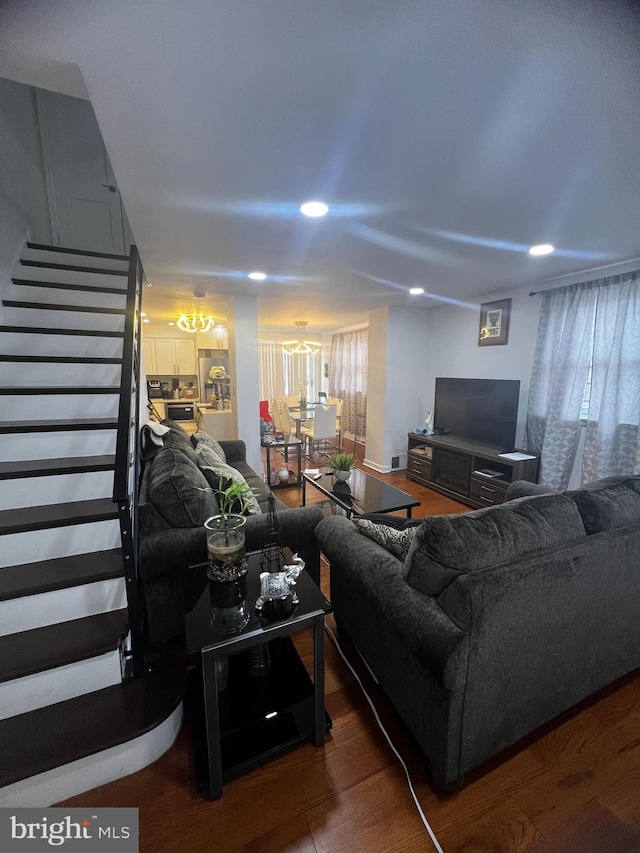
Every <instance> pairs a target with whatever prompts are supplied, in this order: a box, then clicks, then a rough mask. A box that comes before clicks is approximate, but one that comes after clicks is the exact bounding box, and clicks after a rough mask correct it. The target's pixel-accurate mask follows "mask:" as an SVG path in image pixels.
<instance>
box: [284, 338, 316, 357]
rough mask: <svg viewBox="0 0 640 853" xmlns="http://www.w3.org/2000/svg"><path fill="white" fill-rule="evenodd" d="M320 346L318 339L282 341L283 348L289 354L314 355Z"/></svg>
mask: <svg viewBox="0 0 640 853" xmlns="http://www.w3.org/2000/svg"><path fill="white" fill-rule="evenodd" d="M320 346H321V345H320V343H319V342H318V341H282V349H283V350H284V351H285V352H286V353H288V354H289V355H314V354H315V353H317V352H320Z"/></svg>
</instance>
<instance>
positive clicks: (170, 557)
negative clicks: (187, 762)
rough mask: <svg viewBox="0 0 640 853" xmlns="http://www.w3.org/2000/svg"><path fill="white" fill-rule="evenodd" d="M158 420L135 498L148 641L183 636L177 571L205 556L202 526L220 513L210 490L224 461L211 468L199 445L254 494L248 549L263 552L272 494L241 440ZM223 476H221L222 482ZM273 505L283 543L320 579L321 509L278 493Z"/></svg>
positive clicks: (204, 536)
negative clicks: (317, 533) (212, 450)
mask: <svg viewBox="0 0 640 853" xmlns="http://www.w3.org/2000/svg"><path fill="white" fill-rule="evenodd" d="M162 425H163V426H165V427H167V428H168V432H166V434H165V435H164V436H162V437H160V438H159V439H158V443H159V444H160V443H161V446H158V448H157V451H156V452H155V454H153V455H151V457H150V458H149V459H147V461H146V462H145V464H144V468H143V472H142V480H141V485H140V494H139V499H138V531H139V536H138V539H139V543H138V556H139V573H140V580H141V584H142V592H143V597H144V603H145V612H146V625H147V630H148V638H149V643H150V646H151V647H156V646H158V645H160V644H162V643H166V642H167V641H169V640H171V639H172V638H174V637H178V636H179V635H180V634H182V632H183V627H184V618H183V604H182V581H181V573H183V572H185V571H187V570H188V567H189V566H190V565H194V564H196V563H203V562H205V561H206V559H207V542H206V534H205V530H204V528H203V524H204V522H205V521H206V519H207V518H210V517H211V516H213V515H216V514H217V513H218V502H217V499H216V494H215V488H216V487H218V485H219V474H218V470H222V471H224V467H221V468H220V469H217V468H216V469H215V470H211V469H208V467H207V465H206V459H205V457H203V455H202V454H200V452H199V451H198V447H200V450H202V449H203V448H202V447H201V446H200V445H201V444H202V445H214V446H216V449H217V451H218V452H219V453H220V452H221V453H222V454H223V456H224V457H225V460H224V461H225V462H226V463H227V464H228V465H229V466H230V467H231V468H233V469H234V470H235V471H236V472H239V473H240V474H242V475H243V477H244V479H245V481H246V483H247V485H248V486H249V488H250V489H251V491H252V492H253V493H254V495H255V496H256V499H257V504H258V505H254V507H253V508H252V511H253V513H254V514H250V515H248V516H247V522H246V526H245V536H246V548H247V551H257V550H260V549H261V548H262V547H263V545H264V544H265V534H266V530H267V508H268V500H269V495H270V494H271V491H270V489H269V487H268V485H267V484H266V483H265V482H263V480H262V478H261V477H259V476H258V474H257V473H256V472H255V471H254V470H253V469H252V468H251V467H250V466H249V464H248V463H247V461H246V446H245V443H244V441H221V442H219V443H218V442H215V441H214V440H213V439H212V438H211V436H207V434H206V433H203V432H198V433H196V434H195V435H194V436H192V437H190V436H189V435H188V434H187V433H186V432H185V430H184V429H182V427H181V426H180V424H178V423H176V422H174V421H170V420H165V421H163V422H162ZM205 449H206V448H205ZM226 473H227V474H228V473H229V472H226ZM207 477H208V479H207ZM225 477H226V474H225ZM227 482H228V481H227V480H226V479H225V480H224V483H223V485H226V483H227ZM275 505H276V510H277V521H278V527H279V530H280V538H281V543H282V545H283V546H287V547H289V548H290V549H291V551H293V552H294V553H299V554H300V556H301V557H302V558H303V559H304V560H305V562H306V569H307V571H308V572H309V574H310V575H311V577H312V578H313V579H314V580H315V581H316V583H319V580H320V554H319V550H318V546H317V543H316V540H315V537H314V528H315V526H316V525H317V523H318V521H319V520H320V519H321V518H322V512H321V511H320V510H319V509H318V508H317V507H314V506H307V507H300V508H297V509H289V508H287V506H286V504H284V503H282V501H279V500H277V499H276V501H275Z"/></svg>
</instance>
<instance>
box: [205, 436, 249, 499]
mask: <svg viewBox="0 0 640 853" xmlns="http://www.w3.org/2000/svg"><path fill="white" fill-rule="evenodd" d="M196 456H197V457H198V467H199V468H200V470H201V471H202V473H203V474H204V476H205V479H206V481H207V483H208V484H209V486H210V487H211V488H212V489H213V490H214V492H217V491H218V490H219V489H222V490H224V489H228V488H229V486H230V485H231V484H232V483H238V484H239V485H240V486H245V487H246V491H245V498H246V500H247V501H248V505H247V508H246V510H245V514H246V515H259V514H261V513H262V509H261V507H260V504H259V503H258V501H257V499H256V496H255V495H254V493H253V492H252V491H251V488H250V486H249V484H248V483H247V481H246V480H245V478H244V477H243V476H242V474H241V473H240V471H237V470H236V469H235V468H232V467H231V465H227V463H226V462H223V461H222V460H221V459H220V457H219V456H218V454H217V453H216V452H215V450H214V448H213V447H211V446H210V445H209V444H207V443H205V442H203V441H201V442H200V443H199V444H197V445H196ZM221 481H222V482H221ZM239 510H240V506H238V507H234V508H233V509H232V511H233V512H238V511H239Z"/></svg>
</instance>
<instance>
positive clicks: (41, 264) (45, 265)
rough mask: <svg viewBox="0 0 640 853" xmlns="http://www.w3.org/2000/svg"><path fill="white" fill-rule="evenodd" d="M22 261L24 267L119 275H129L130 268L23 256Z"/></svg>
mask: <svg viewBox="0 0 640 853" xmlns="http://www.w3.org/2000/svg"><path fill="white" fill-rule="evenodd" d="M20 263H21V264H22V266H24V267H34V268H37V269H47V270H66V271H67V272H81V273H90V274H91V273H94V274H98V275H117V276H128V275H129V270H128V269H127V270H110V269H104V268H101V267H80V266H76V265H75V264H55V263H53V262H51V261H31V260H28V259H26V260H25V259H24V258H21V259H20Z"/></svg>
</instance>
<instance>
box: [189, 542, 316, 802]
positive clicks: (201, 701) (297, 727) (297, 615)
mask: <svg viewBox="0 0 640 853" xmlns="http://www.w3.org/2000/svg"><path fill="white" fill-rule="evenodd" d="M247 560H248V563H249V571H248V573H247V608H248V610H249V612H250V613H251V614H252V616H251V619H250V621H249V624H248V625H247V626H246V627H245V628H243V629H242V631H241V632H240V633H238V634H235V635H232V636H221V635H220V634H216V633H215V632H214V631H213V629H212V628H211V627H210V624H209V620H210V611H211V600H210V593H209V581H208V579H207V576H206V569H207V566H206V564H203V565H198V566H190V567H189V569H188V570H187V572H186V573H185V576H184V578H183V598H184V605H185V633H186V645H187V653H188V655H189V657H190V658H191V659H192V660H195V661H196V662H199V666H197V667H196V668H195V670H194V671H193V672H192V678H191V682H190V693H189V700H190V706H191V711H192V715H191V722H192V736H193V754H194V761H195V769H196V777H197V784H198V790H200V791H202V792H204V793H206V795H207V796H208V797H210V798H211V799H217V798H218V797H220V796H221V795H222V785H223V782H228V781H230V780H231V779H235V778H236V777H237V776H240V775H241V774H243V773H246V772H248V771H249V770H253V769H254V768H255V767H258V766H259V765H261V764H263V763H265V762H266V761H269V760H270V759H272V758H274V757H276V756H278V755H281V754H283V753H284V752H287V751H288V750H290V749H292V748H294V747H295V746H297V745H298V744H301V743H305V742H308V741H309V740H311V741H312V742H313V743H314V744H315V745H316V746H322V745H323V744H324V738H325V733H326V732H327V731H328V730H329V729H330V727H331V720H330V719H329V717H328V715H327V714H326V713H325V709H324V617H325V614H326V613H330V612H331V604H330V603H329V601H327V599H326V598H325V597H324V595H323V594H322V593H321V592H320V590H319V589H318V587H317V586H316V584H315V583H314V582H313V580H312V579H311V577H310V576H309V575H308V574H307V572H306V571H303V572H302V573H301V574H300V575H299V577H298V579H297V582H296V586H295V590H296V593H297V595H298V598H299V599H300V601H299V604H297V605H296V607H295V609H294V611H293V613H292V614H291V615H290V616H288V617H287V618H285V619H281V620H279V621H277V622H266V621H265V620H263V619H261V618H259V617H258V616H257V615H255V602H256V599H257V597H258V595H259V592H260V578H259V575H260V572H261V568H260V552H252V553H250V554H247ZM309 627H310V628H313V682H312V681H311V679H310V678H309V675H308V674H307V671H306V669H305V667H304V665H303V663H302V661H301V660H300V657H299V656H298V653H297V651H296V648H295V646H294V644H293V642H292V641H291V635H292V634H294V633H295V632H296V631H300V630H302V629H303V628H309ZM265 643H268V648H269V657H270V669H269V672H268V674H267V675H262V676H260V677H256V676H254V675H251V671H250V653H251V649H252V648H255V647H257V646H261V645H262V644H265ZM225 659H227V660H228V682H227V686H226V687H225V689H223V690H220V691H219V689H218V688H219V687H220V686H221V685H220V683H219V672H218V669H219V666H220V664H219V663H218V662H219V661H224V660H225Z"/></svg>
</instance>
